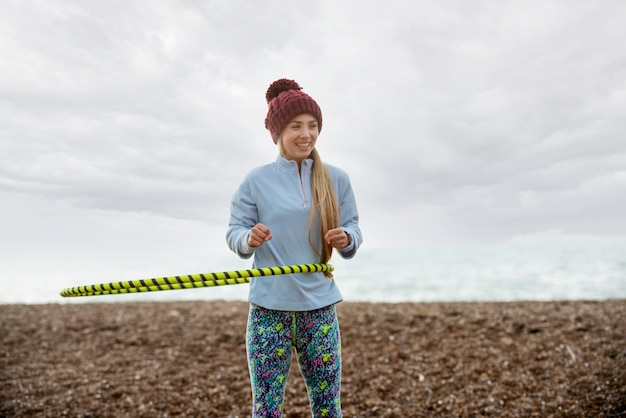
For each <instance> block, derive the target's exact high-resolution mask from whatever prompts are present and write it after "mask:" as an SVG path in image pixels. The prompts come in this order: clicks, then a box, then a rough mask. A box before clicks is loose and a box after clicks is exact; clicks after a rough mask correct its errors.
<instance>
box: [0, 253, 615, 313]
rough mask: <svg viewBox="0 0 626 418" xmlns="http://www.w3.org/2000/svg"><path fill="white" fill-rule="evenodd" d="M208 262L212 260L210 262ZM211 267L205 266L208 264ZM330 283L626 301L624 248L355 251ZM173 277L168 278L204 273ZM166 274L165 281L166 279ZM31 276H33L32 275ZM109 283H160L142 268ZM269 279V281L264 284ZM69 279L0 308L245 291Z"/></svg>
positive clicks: (382, 291)
mask: <svg viewBox="0 0 626 418" xmlns="http://www.w3.org/2000/svg"><path fill="white" fill-rule="evenodd" d="M209 258H210V257H209ZM211 261H212V263H210V265H215V266H216V269H215V270H211V271H230V270H236V269H244V268H250V264H251V262H250V260H239V259H238V258H237V257H236V256H235V255H234V254H233V255H231V256H230V257H223V258H220V259H212V260H211ZM207 264H209V263H207ZM332 264H333V265H334V266H335V273H334V274H335V279H336V280H337V284H338V285H339V288H340V289H341V292H342V294H343V296H344V300H346V301H373V302H403V301H409V302H420V301H515V300H538V301H547V300H575V299H585V300H602V299H614V298H626V246H611V247H594V248H580V247H576V248H568V247H565V248H563V247H559V248H548V247H542V248H523V247H502V246H490V247H486V246H482V247H476V248H454V249H451V248H446V249H424V248H422V249H394V250H389V249H369V248H366V247H364V248H361V250H360V251H359V253H358V254H357V256H356V257H355V258H354V259H352V260H343V259H341V258H340V257H339V256H338V255H335V256H334V257H333V260H332ZM207 272H209V271H177V272H176V273H174V274H189V273H207ZM170 273H171V272H164V273H163V275H170ZM33 276H36V274H34V275H33ZM118 276H119V277H115V278H112V279H111V280H110V281H125V280H132V279H145V278H149V277H160V276H154V275H150V274H142V273H141V269H140V268H135V269H134V270H129V271H128V272H126V274H119V275H118ZM267 279H268V280H271V278H267ZM103 281H109V280H102V281H85V282H84V283H83V282H77V283H73V282H72V283H70V284H68V281H67V278H65V279H64V280H61V277H56V276H54V275H50V274H48V275H45V276H43V277H42V280H41V281H39V282H38V281H37V277H33V280H30V279H29V280H14V281H12V282H10V285H9V284H8V283H7V284H6V285H5V284H3V291H2V292H0V303H75V302H78V303H89V302H126V301H182V300H246V298H247V294H248V286H249V285H248V284H241V285H232V286H219V287H210V288H199V289H191V290H175V291H160V292H146V293H139V294H122V295H106V296H90V297H73V298H62V297H60V296H59V292H60V291H61V290H62V289H63V288H65V287H71V286H78V285H85V284H92V283H101V282H103Z"/></svg>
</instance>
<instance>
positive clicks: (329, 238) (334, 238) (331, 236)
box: [324, 228, 350, 250]
mask: <svg viewBox="0 0 626 418" xmlns="http://www.w3.org/2000/svg"><path fill="white" fill-rule="evenodd" d="M324 239H325V240H326V242H327V243H328V245H330V246H331V247H333V248H337V249H339V250H340V249H342V248H346V247H347V246H348V245H350V236H349V235H348V233H347V232H346V231H344V230H343V229H341V228H335V229H330V230H329V231H328V232H326V235H324Z"/></svg>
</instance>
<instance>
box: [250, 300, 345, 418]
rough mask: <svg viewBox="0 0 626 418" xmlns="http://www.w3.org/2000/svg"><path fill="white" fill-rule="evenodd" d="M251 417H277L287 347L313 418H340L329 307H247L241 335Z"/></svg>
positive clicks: (337, 358) (336, 342) (337, 350)
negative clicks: (292, 309)
mask: <svg viewBox="0 0 626 418" xmlns="http://www.w3.org/2000/svg"><path fill="white" fill-rule="evenodd" d="M246 344H247V351H248V367H249V370H250V380H251V383H252V416H253V417H281V416H282V412H283V398H284V396H285V386H286V384H287V376H288V374H289V367H290V366H291V353H292V347H293V348H295V352H296V354H297V356H298V364H299V365H300V372H301V373H302V376H303V377H304V381H305V383H306V386H307V391H308V394H309V402H310V404H311V412H312V414H313V416H314V417H341V403H340V400H339V395H340V389H341V339H340V335H339V321H338V320H337V312H336V310H335V306H334V305H330V306H327V307H325V308H321V309H316V310H314V311H303V312H287V311H275V310H270V309H265V308H262V307H260V306H257V305H254V304H251V305H250V314H249V316H248V329H247V334H246Z"/></svg>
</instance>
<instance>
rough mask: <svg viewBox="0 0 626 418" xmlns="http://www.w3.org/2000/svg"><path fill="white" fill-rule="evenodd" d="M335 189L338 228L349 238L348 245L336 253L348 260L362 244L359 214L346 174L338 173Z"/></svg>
mask: <svg viewBox="0 0 626 418" xmlns="http://www.w3.org/2000/svg"><path fill="white" fill-rule="evenodd" d="M335 188H336V192H337V200H338V201H339V226H340V227H341V229H343V230H344V231H345V232H346V233H347V234H348V236H349V237H350V245H348V246H347V247H346V248H342V249H341V250H339V251H338V252H339V254H340V255H341V256H342V257H343V258H346V259H350V258H352V257H354V256H355V254H356V252H357V250H358V249H359V247H360V246H361V244H362V243H363V236H362V235H361V229H360V228H359V212H358V209H357V206H356V199H355V197H354V192H353V191H352V185H351V184H350V178H349V177H348V174H347V173H345V172H343V171H340V172H339V176H338V178H337V179H336V180H335Z"/></svg>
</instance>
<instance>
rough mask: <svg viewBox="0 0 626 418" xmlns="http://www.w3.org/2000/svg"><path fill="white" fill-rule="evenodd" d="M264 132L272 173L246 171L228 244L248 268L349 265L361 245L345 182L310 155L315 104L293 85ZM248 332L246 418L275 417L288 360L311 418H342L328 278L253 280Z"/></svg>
mask: <svg viewBox="0 0 626 418" xmlns="http://www.w3.org/2000/svg"><path fill="white" fill-rule="evenodd" d="M265 97H266V99H267V103H268V112H267V117H266V119H265V127H266V128H267V129H268V130H269V132H270V135H271V137H272V140H273V141H274V143H275V144H277V145H278V151H279V155H278V157H277V159H276V161H274V162H273V163H271V164H267V165H264V166H261V167H258V168H256V169H253V170H252V171H251V172H250V173H248V175H247V176H246V178H245V179H244V181H243V182H242V184H241V185H240V186H239V189H238V190H237V191H236V193H235V194H234V196H233V199H232V203H231V216H230V224H229V228H228V232H227V234H226V240H227V242H228V246H229V247H230V249H231V250H233V251H234V252H235V253H237V254H238V255H239V256H240V257H242V258H249V257H251V256H252V255H254V262H253V267H254V268H262V267H272V266H282V265H293V264H310V263H327V262H328V261H329V260H330V258H331V254H332V251H333V249H336V250H337V251H338V252H339V254H340V255H341V256H342V257H344V258H352V257H354V255H355V253H356V251H357V249H358V247H359V246H360V245H361V242H362V237H361V231H360V229H359V226H358V220H359V216H358V212H357V207H356V202H355V199H354V195H353V192H352V187H351V185H350V180H349V178H348V175H347V174H346V173H345V172H344V171H343V170H340V169H339V168H336V167H333V166H330V165H326V164H324V163H323V162H322V161H321V159H320V156H319V154H318V152H317V150H316V149H315V145H316V142H317V138H318V135H319V133H320V131H321V130H322V112H321V110H320V107H319V106H318V104H317V103H316V102H315V100H313V99H312V98H311V97H310V96H309V95H308V94H306V93H304V92H303V91H302V89H301V87H300V86H299V85H298V83H296V82H295V81H293V80H287V79H280V80H277V81H275V82H273V83H272V84H271V85H270V87H269V88H268V90H267V93H266V96H265ZM248 300H249V301H250V312H249V316H248V326H247V332H246V346H247V353H248V367H249V370H250V379H251V384H252V402H253V406H252V409H253V417H280V416H282V408H283V398H284V393H285V385H286V383H287V376H288V373H289V367H290V365H291V355H292V351H294V352H295V353H296V354H297V358H298V364H299V366H300V371H301V373H302V375H303V377H304V379H305V382H306V385H307V390H308V395H309V401H310V405H311V411H312V413H313V416H315V417H318V416H319V417H323V416H327V417H339V416H341V403H340V387H341V386H340V385H341V383H340V380H341V341H340V335H339V323H338V321H337V313H336V309H335V304H337V303H338V302H340V301H341V300H342V296H341V293H340V292H339V289H338V288H337V285H336V283H335V281H334V280H332V274H331V273H330V272H326V273H300V274H292V275H281V276H269V277H258V278H253V279H252V280H251V283H250V295H249V299H248Z"/></svg>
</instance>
